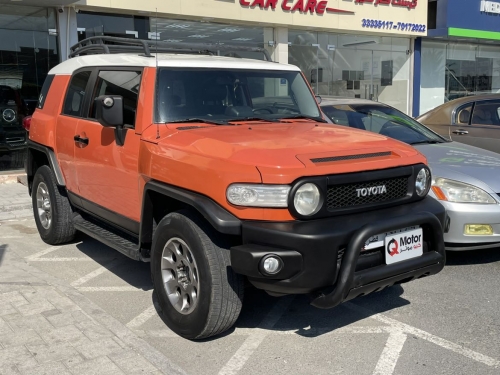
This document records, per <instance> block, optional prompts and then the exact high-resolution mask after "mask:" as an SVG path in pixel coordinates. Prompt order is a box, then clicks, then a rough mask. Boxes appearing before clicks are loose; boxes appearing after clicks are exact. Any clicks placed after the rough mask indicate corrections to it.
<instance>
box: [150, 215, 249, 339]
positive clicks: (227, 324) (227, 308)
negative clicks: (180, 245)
mask: <svg viewBox="0 0 500 375" xmlns="http://www.w3.org/2000/svg"><path fill="white" fill-rule="evenodd" d="M173 238H179V239H181V240H182V241H184V242H185V243H186V244H187V246H188V247H189V249H190V251H191V253H192V256H193V258H194V259H195V262H196V265H197V269H198V277H199V284H200V285H199V287H200V290H199V296H198V301H197V304H196V305H195V308H194V310H193V311H192V312H191V313H189V314H182V313H180V312H179V311H177V310H176V309H175V308H174V306H173V305H172V303H171V302H170V300H169V299H168V296H167V292H166V289H165V286H164V285H163V281H162V273H161V272H162V270H161V261H162V254H163V249H164V247H165V245H166V244H167V243H168V241H169V240H170V239H173ZM219 240H220V237H219V236H218V235H217V233H216V232H215V230H214V229H213V228H212V227H211V226H210V225H209V224H208V223H206V222H205V221H204V220H203V219H202V218H201V217H199V216H198V215H197V214H195V213H193V212H191V211H188V210H182V211H178V212H174V213H170V214H168V215H167V216H165V217H164V218H163V219H162V220H161V221H160V222H159V223H158V227H157V228H156V231H155V233H154V237H153V248H152V253H151V274H152V277H153V284H154V289H155V293H156V297H157V300H158V303H159V305H160V309H161V312H160V313H161V314H162V318H163V320H164V322H165V323H166V324H167V326H168V327H169V328H170V329H171V330H172V331H174V332H175V333H177V334H178V335H180V336H182V337H184V338H187V339H191V340H199V339H204V338H207V337H211V336H215V335H218V334H220V333H222V332H224V331H226V330H228V329H229V328H231V327H232V326H233V324H234V323H235V322H236V319H237V318H238V316H239V314H240V311H241V306H242V302H243V291H244V283H243V281H244V280H243V277H242V276H241V275H238V274H236V273H235V272H234V271H233V270H232V268H231V266H230V256H229V255H230V253H229V249H227V248H224V245H222V244H221V242H220V241H219Z"/></svg>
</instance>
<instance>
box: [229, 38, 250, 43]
mask: <svg viewBox="0 0 500 375" xmlns="http://www.w3.org/2000/svg"><path fill="white" fill-rule="evenodd" d="M233 40H238V41H240V42H248V41H249V40H252V38H235V39H233Z"/></svg>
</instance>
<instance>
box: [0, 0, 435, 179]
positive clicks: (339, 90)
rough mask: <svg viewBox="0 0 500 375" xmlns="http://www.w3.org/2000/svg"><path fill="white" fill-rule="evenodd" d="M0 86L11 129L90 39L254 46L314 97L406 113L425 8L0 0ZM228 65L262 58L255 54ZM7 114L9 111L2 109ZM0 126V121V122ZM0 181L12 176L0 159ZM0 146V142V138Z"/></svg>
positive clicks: (281, 0) (415, 2)
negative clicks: (295, 72) (290, 70)
mask: <svg viewBox="0 0 500 375" xmlns="http://www.w3.org/2000/svg"><path fill="white" fill-rule="evenodd" d="M0 4H1V5H2V15H0V46H1V48H0V57H1V59H2V60H1V65H0V86H1V87H4V86H5V87H7V86H8V87H9V88H10V89H11V91H14V93H12V92H10V94H8V95H10V96H15V98H17V99H16V100H15V103H16V104H15V106H16V111H17V112H16V113H17V118H16V123H17V124H18V125H20V124H21V122H22V119H23V117H24V116H27V115H29V114H31V113H32V112H33V110H34V108H35V105H36V102H37V98H38V96H39V93H40V89H41V86H42V84H43V81H44V79H45V77H46V75H47V72H48V71H49V70H50V69H51V68H52V67H53V66H54V65H56V64H57V63H59V62H60V61H62V60H65V59H66V58H67V56H68V54H69V51H70V47H71V46H72V45H74V44H75V43H77V42H78V41H79V40H82V39H85V38H88V37H91V36H99V35H108V36H119V37H126V38H141V39H150V40H161V41H166V42H185V43H190V42H195V43H209V44H226V45H228V44H231V45H240V46H241V45H243V46H258V47H264V48H266V49H267V50H268V52H269V53H270V55H271V56H272V59H273V60H274V61H277V62H280V63H291V64H295V65H297V66H299V67H300V68H301V69H302V71H303V72H304V74H305V76H306V78H307V80H308V81H309V83H310V84H311V86H312V88H313V90H314V91H315V92H316V93H317V94H319V95H323V96H349V97H358V98H369V99H374V100H378V101H381V102H384V103H387V104H390V105H392V106H394V107H396V108H398V109H400V110H402V111H403V112H405V113H410V112H411V109H412V107H411V103H412V96H413V95H414V91H415V90H414V89H413V79H412V77H413V61H414V59H413V57H412V53H413V45H414V42H415V40H416V38H417V37H419V36H426V35H427V1H426V0H189V1H181V0H161V1H160V0H141V1H136V0H121V1H109V0H80V1H77V0H23V1H22V2H16V3H15V4H13V2H11V1H7V0H0ZM229 54H230V55H235V56H241V57H252V58H262V59H263V58H264V56H263V54H259V53H255V52H241V51H235V52H234V53H231V52H230V53H229ZM7 103H10V105H13V104H12V103H13V102H12V101H10V102H9V101H7ZM0 120H1V118H0ZM8 125H12V124H2V127H1V128H0V129H3V130H0V171H2V170H5V169H11V168H16V167H17V168H19V165H18V164H19V161H20V160H21V158H19V157H13V155H17V154H19V153H14V152H2V151H1V150H2V149H1V142H2V139H4V140H5V139H6V138H8V137H10V138H11V139H14V138H15V140H17V138H18V137H17V135H16V137H14V138H13V137H12V136H8V135H6V132H5V129H6V128H7V126H8ZM2 137H3V138H2Z"/></svg>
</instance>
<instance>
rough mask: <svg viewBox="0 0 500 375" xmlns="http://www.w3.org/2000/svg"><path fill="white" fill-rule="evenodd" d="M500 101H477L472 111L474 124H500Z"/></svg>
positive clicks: (472, 122)
mask: <svg viewBox="0 0 500 375" xmlns="http://www.w3.org/2000/svg"><path fill="white" fill-rule="evenodd" d="M499 109H500V101H498V100H488V101H484V102H476V105H475V106H474V111H473V112H472V121H471V124H472V125H497V126H498V125H500V118H499V115H498V113H499Z"/></svg>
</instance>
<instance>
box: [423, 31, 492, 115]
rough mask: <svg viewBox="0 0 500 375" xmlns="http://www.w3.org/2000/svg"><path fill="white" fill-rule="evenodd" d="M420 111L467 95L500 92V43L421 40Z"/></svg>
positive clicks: (425, 110)
mask: <svg viewBox="0 0 500 375" xmlns="http://www.w3.org/2000/svg"><path fill="white" fill-rule="evenodd" d="M421 69H422V70H421V77H422V81H421V88H420V114H423V113H425V112H427V111H429V110H431V109H433V108H435V107H437V106H438V105H441V104H443V103H445V102H447V101H450V100H453V99H457V98H461V97H464V96H470V95H477V94H484V93H496V92H500V45H498V44H497V45H493V44H492V45H482V44H473V43H442V42H435V41H428V40H424V41H422V68H421Z"/></svg>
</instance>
